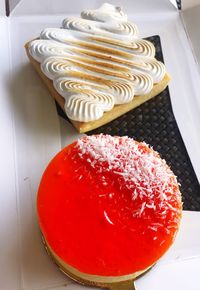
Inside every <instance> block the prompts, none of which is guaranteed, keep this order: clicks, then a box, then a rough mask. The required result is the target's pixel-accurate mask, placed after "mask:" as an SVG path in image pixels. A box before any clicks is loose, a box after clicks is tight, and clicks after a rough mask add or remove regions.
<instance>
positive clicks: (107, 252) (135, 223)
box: [37, 135, 182, 276]
mask: <svg viewBox="0 0 200 290" xmlns="http://www.w3.org/2000/svg"><path fill="white" fill-rule="evenodd" d="M37 208H38V215H39V222H40V227H41V230H42V233H43V235H44V237H45V239H46V240H47V241H48V243H49V245H50V246H51V248H52V249H53V251H54V252H55V253H56V254H57V255H58V256H59V257H60V258H61V259H62V260H63V261H64V262H66V263H67V264H69V265H71V266H73V267H75V268H76V269H78V270H79V271H81V272H84V273H88V274H95V275H102V276H121V275H127V274H131V273H134V272H136V271H139V270H143V269H145V268H147V267H148V266H150V265H152V264H153V263H155V262H156V261H157V259H159V258H160V257H161V256H162V255H163V254H164V253H165V252H166V250H167V249H168V248H169V247H170V245H171V244H172V242H173V240H174V237H175V234H176V232H177V229H178V227H179V222H180V218H181V209H182V203H181V194H180V191H179V187H178V184H177V180H176V177H175V176H174V174H173V173H172V171H171V170H170V168H169V167H168V166H167V165H166V162H165V161H164V160H162V159H161V158H160V157H159V155H158V153H156V152H155V151H153V149H151V148H149V146H148V145H147V144H145V143H138V142H136V141H134V140H133V139H130V138H128V137H111V136H109V135H95V136H91V137H84V138H81V139H80V140H78V141H77V142H75V143H73V144H71V145H69V146H68V147H66V148H65V149H63V150H62V151H61V152H60V153H58V155H56V157H55V158H54V159H53V160H52V161H51V163H50V164H49V166H48V167H47V169H46V171H45V173H44V175H43V177H42V181H41V184H40V187H39V192H38V200H37Z"/></svg>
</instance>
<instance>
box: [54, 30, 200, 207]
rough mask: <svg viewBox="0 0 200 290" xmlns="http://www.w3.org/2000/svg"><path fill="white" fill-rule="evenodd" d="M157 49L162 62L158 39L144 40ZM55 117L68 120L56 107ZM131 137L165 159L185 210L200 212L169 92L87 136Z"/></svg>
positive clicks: (199, 196)
mask: <svg viewBox="0 0 200 290" xmlns="http://www.w3.org/2000/svg"><path fill="white" fill-rule="evenodd" d="M147 39H148V40H150V41H151V42H153V43H154V45H155V47H156V58H157V59H158V60H161V61H163V54H162V48H161V43H160V37H159V36H157V35H156V36H152V37H149V38H147ZM57 110H58V114H59V115H61V117H63V118H65V119H66V120H67V117H66V115H65V114H64V113H63V111H62V109H60V107H59V105H57ZM99 133H104V134H110V135H118V136H123V135H127V136H129V137H133V138H134V139H136V140H138V141H145V142H146V143H148V144H150V145H151V146H153V148H154V149H155V150H157V151H158V152H159V153H160V155H161V156H162V157H163V158H164V159H166V161H167V163H168V164H169V165H170V166H171V169H172V170H173V172H174V173H175V175H177V177H178V181H179V182H180V183H181V192H182V194H183V202H184V209H185V210H200V185H199V182H198V180H197V177H196V174H195V172H194V169H193V167H192V164H191V161H190V159H189V156H188V153H187V150H186V148H185V145H184V143H183V140H182V137H181V134H180V132H179V129H178V126H177V124H176V120H175V117H174V115H173V111H172V106H171V101H170V95H169V90H168V88H167V89H166V90H165V91H163V92H162V93H161V94H159V95H158V96H156V97H154V98H153V99H151V100H149V101H147V102H145V103H144V104H142V105H141V106H139V107H138V108H135V109H133V110H132V111H130V112H128V113H126V114H124V115H123V116H121V117H119V118H117V119H116V120H114V121H112V122H110V123H108V124H106V125H104V126H102V127H100V128H98V129H95V130H93V131H90V132H88V133H87V134H88V135H91V134H99Z"/></svg>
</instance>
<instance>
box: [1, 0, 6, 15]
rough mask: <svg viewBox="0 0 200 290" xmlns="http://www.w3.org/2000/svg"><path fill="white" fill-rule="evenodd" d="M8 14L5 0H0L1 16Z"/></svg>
mask: <svg viewBox="0 0 200 290" xmlns="http://www.w3.org/2000/svg"><path fill="white" fill-rule="evenodd" d="M5 15H6V7H5V1H4V0H0V16H5Z"/></svg>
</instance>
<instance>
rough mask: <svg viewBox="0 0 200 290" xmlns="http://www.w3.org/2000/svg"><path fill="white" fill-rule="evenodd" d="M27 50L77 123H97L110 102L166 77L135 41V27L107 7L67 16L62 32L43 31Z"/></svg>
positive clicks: (150, 52)
mask: <svg viewBox="0 0 200 290" xmlns="http://www.w3.org/2000/svg"><path fill="white" fill-rule="evenodd" d="M29 52H30V54H31V55H32V57H33V58H34V59H35V60H37V61H38V62H40V63H41V69H42V71H43V73H44V74H45V75H46V76H47V77H48V78H50V79H51V80H53V84H54V87H55V89H56V90H57V91H58V93H59V94H60V95H61V96H63V97H64V98H65V110H66V114H67V116H68V117H69V118H70V119H73V120H77V121H84V122H88V121H92V120H96V119H99V118H101V117H102V115H103V113H104V112H105V111H109V110H111V109H112V108H113V106H114V105H115V104H123V103H127V102H130V101H131V100H132V99H133V97H134V95H143V94H147V93H149V92H150V91H151V90H152V88H153V84H154V83H158V82H160V81H161V80H162V79H163V77H164V75H165V73H166V71H165V66H164V65H163V64H162V63H161V62H159V61H157V60H156V59H155V47H154V45H153V44H152V43H151V42H149V41H146V40H143V39H140V38H138V29H137V26H136V25H134V24H132V23H129V22H128V21H127V16H126V14H124V12H123V11H122V9H121V8H119V7H115V6H113V5H111V4H103V5H102V6H101V7H100V8H99V9H97V10H85V11H83V12H82V13H81V18H78V17H68V18H66V19H64V20H63V27H62V28H47V29H44V30H43V31H42V32H41V34H40V39H37V40H34V41H32V42H31V43H30V44H29Z"/></svg>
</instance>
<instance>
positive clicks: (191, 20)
mask: <svg viewBox="0 0 200 290" xmlns="http://www.w3.org/2000/svg"><path fill="white" fill-rule="evenodd" d="M191 2H195V3H193V5H196V6H192V5H186V6H185V7H184V10H183V11H182V19H183V23H184V26H185V30H186V33H187V35H188V38H189V40H190V44H191V48H192V50H193V53H194V57H195V59H196V61H197V63H198V66H199V69H200V37H199V27H200V17H199V16H200V0H196V1H191Z"/></svg>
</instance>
